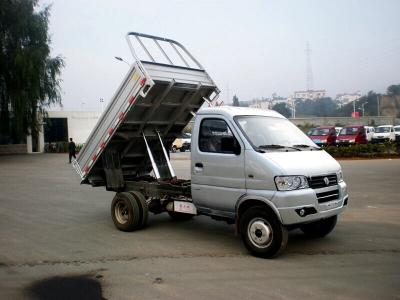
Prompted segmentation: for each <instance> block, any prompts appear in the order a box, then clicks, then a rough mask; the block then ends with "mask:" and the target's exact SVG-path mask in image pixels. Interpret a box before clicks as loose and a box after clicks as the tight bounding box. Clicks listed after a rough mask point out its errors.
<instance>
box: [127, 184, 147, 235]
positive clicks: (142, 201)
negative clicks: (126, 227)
mask: <svg viewBox="0 0 400 300" xmlns="http://www.w3.org/2000/svg"><path fill="white" fill-rule="evenodd" d="M129 193H130V194H131V195H132V196H133V197H135V199H136V202H137V203H138V205H139V209H140V220H139V228H143V227H146V225H147V220H148V217H149V209H148V207H147V203H146V198H145V197H144V196H143V194H142V193H140V192H136V191H130V192H129Z"/></svg>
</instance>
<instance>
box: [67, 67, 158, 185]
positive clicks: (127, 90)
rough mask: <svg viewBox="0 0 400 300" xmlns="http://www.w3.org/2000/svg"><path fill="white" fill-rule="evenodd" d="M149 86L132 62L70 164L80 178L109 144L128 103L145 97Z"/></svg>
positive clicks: (151, 83) (149, 82)
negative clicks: (74, 159)
mask: <svg viewBox="0 0 400 300" xmlns="http://www.w3.org/2000/svg"><path fill="white" fill-rule="evenodd" d="M153 85H154V82H153V81H152V80H151V79H150V78H147V77H146V76H145V73H144V72H143V71H142V69H141V66H140V65H139V64H138V63H134V64H133V65H132V66H131V68H130V70H129V71H128V73H127V74H126V76H125V78H124V80H123V81H122V83H121V85H120V86H119V88H118V89H117V92H116V93H115V94H114V96H113V98H112V99H111V101H110V103H109V105H108V106H107V108H106V109H105V110H104V113H103V114H102V115H101V117H100V119H99V121H98V122H97V124H96V126H95V127H94V129H93V131H92V132H91V134H90V136H89V137H88V139H87V141H86V143H85V145H84V146H83V148H82V149H81V151H80V153H79V155H78V157H77V159H76V161H74V163H73V166H74V168H75V170H76V171H77V173H78V174H79V175H80V176H81V179H82V180H84V179H85V178H86V176H87V174H88V173H89V172H90V170H91V169H92V167H93V166H94V164H95V163H96V161H97V160H98V158H99V157H100V155H101V153H102V152H103V150H104V149H105V147H106V146H107V145H108V144H109V142H110V140H111V139H112V137H113V135H114V134H115V131H116V130H117V129H118V127H119V126H120V123H121V122H122V121H123V119H124V116H125V115H126V113H127V112H128V111H129V109H130V108H131V106H132V105H133V104H134V103H135V101H136V100H137V99H138V98H139V97H145V96H146V95H147V93H148V92H149V91H150V89H151V87H152V86H153Z"/></svg>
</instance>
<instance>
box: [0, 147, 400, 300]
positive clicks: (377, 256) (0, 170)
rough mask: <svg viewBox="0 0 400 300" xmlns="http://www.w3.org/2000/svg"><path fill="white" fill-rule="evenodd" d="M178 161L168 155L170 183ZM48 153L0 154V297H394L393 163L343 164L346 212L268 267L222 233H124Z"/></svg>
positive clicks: (158, 219)
mask: <svg viewBox="0 0 400 300" xmlns="http://www.w3.org/2000/svg"><path fill="white" fill-rule="evenodd" d="M188 156H189V154H188V153H186V154H180V153H178V154H173V155H172V157H173V164H174V166H175V168H176V171H177V173H178V175H179V176H186V177H187V176H188V175H189V169H188V166H189V161H188V160H187V158H188ZM66 160H67V156H65V155H59V154H47V155H42V154H41V155H21V156H3V157H0V299H35V298H36V299H51V298H53V299H68V296H71V297H72V298H74V299H78V298H82V294H84V295H85V299H101V298H102V297H103V298H107V299H211V298H214V299H305V298H307V299H321V298H330V299H400V255H399V254H400V160H372V161H342V162H341V164H342V166H343V169H344V174H345V180H346V181H347V183H348V184H349V193H350V202H349V208H348V210H347V211H346V212H345V213H344V214H343V215H342V216H341V218H340V219H339V223H338V225H337V228H336V229H335V231H334V232H333V233H332V234H331V235H329V236H328V237H326V238H325V239H321V240H311V239H307V238H305V237H304V236H303V235H302V234H301V233H300V231H294V232H291V233H290V236H289V244H288V247H287V249H286V251H285V252H284V254H283V255H282V256H280V257H279V258H277V259H275V260H263V259H258V258H254V257H252V256H250V255H248V253H247V252H246V250H245V249H244V246H243V245H242V242H241V240H240V238H239V237H237V236H235V235H234V231H233V227H232V226H230V225H227V224H225V223H222V222H217V221H213V220H211V219H209V218H207V217H196V218H195V219H194V220H191V221H189V222H187V223H184V224H180V223H175V222H172V221H171V220H170V219H169V217H168V216H167V215H158V216H153V215H151V216H150V222H149V226H148V227H147V228H146V229H144V230H142V231H138V232H132V233H124V232H120V231H118V230H117V229H115V228H114V225H113V223H112V220H111V217H110V203H111V199H112V197H113V193H111V192H106V191H104V190H103V189H102V188H91V187H90V186H81V185H79V183H78V178H77V175H75V174H74V172H73V170H72V169H71V167H70V165H68V164H67V163H66Z"/></svg>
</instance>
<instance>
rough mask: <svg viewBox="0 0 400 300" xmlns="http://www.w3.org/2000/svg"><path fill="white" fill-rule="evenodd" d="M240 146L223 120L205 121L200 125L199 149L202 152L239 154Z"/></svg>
mask: <svg viewBox="0 0 400 300" xmlns="http://www.w3.org/2000/svg"><path fill="white" fill-rule="evenodd" d="M238 147H239V153H240V146H239V143H238V141H237V140H236V138H235V137H234V136H233V134H232V131H231V130H230V129H229V126H228V124H226V122H225V121H224V120H221V119H204V120H203V121H202V122H201V124H200V134H199V149H200V151H202V152H212V153H225V154H238V153H237V152H238Z"/></svg>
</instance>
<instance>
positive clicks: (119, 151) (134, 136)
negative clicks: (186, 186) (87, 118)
mask: <svg viewBox="0 0 400 300" xmlns="http://www.w3.org/2000/svg"><path fill="white" fill-rule="evenodd" d="M126 38H127V41H128V44H129V46H130V49H131V52H132V54H133V57H134V59H135V61H134V63H133V64H132V65H131V67H130V69H129V71H128V73H127V74H126V76H125V78H124V79H123V81H122V83H121V85H120V86H119V88H118V89H117V91H116V93H115V94H114V96H113V97H112V99H111V101H110V102H109V105H108V106H107V108H106V109H105V111H104V113H103V114H102V116H101V117H100V119H99V121H98V123H97V125H96V126H95V128H94V129H93V131H92V133H91V134H90V136H89V137H88V139H87V141H86V143H85V145H84V147H83V148H82V150H81V151H80V153H79V155H78V157H77V159H76V160H75V161H74V162H73V166H74V168H75V170H76V171H77V173H78V174H79V175H80V177H81V179H82V183H85V184H92V185H94V186H101V185H105V186H106V187H107V189H109V190H116V191H118V190H121V189H122V188H124V185H125V182H127V181H139V180H142V179H143V178H149V177H148V176H149V175H150V174H151V172H152V171H153V174H151V175H152V177H153V178H155V179H156V180H164V181H165V180H171V179H174V177H175V174H174V172H173V170H172V168H171V165H170V163H169V159H168V153H167V150H166V149H169V148H170V146H171V144H172V143H173V141H174V139H175V138H176V137H177V136H178V135H179V134H180V133H181V132H182V130H183V128H184V127H185V126H186V125H187V124H188V122H189V121H190V120H191V119H192V117H193V116H194V114H195V113H196V111H197V110H198V109H199V108H200V107H201V105H202V104H203V103H204V102H205V101H207V102H208V101H209V102H212V101H214V99H215V98H216V96H217V95H218V93H219V90H218V88H217V87H216V85H215V83H214V82H213V80H212V79H211V78H210V76H209V75H208V74H207V72H206V71H205V70H204V68H203V67H202V66H201V65H200V63H199V62H198V61H197V60H196V59H195V58H194V57H193V56H192V55H191V54H190V53H189V52H188V51H187V50H186V49H185V47H183V46H182V45H181V44H179V43H178V42H176V41H173V40H170V39H165V38H160V37H156V36H151V35H146V34H140V33H136V32H130V33H128V34H127V36H126ZM137 48H139V49H140V51H141V52H142V53H143V54H145V55H147V56H148V60H144V59H139V55H138V54H137V53H138V52H137V51H138V49H137Z"/></svg>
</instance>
